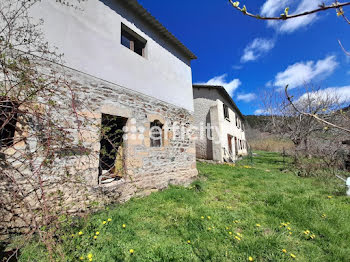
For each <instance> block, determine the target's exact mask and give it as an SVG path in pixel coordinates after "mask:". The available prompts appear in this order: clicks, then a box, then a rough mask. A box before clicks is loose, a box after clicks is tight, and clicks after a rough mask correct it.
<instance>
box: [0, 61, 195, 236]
mask: <svg viewBox="0 0 350 262" xmlns="http://www.w3.org/2000/svg"><path fill="white" fill-rule="evenodd" d="M43 66H44V67H43V70H45V66H47V67H51V69H53V71H54V72H55V73H56V74H60V75H61V76H64V79H65V81H67V82H69V86H70V88H69V89H62V90H61V89H60V88H59V87H56V88H57V90H56V91H55V95H54V96H53V97H52V99H53V100H54V101H55V103H57V107H56V108H58V109H59V110H57V112H55V113H53V114H52V116H51V117H52V118H53V119H55V120H57V122H59V123H60V124H61V125H62V127H65V128H66V129H67V130H70V131H71V133H70V138H71V142H69V144H70V145H69V149H67V150H68V151H69V150H72V148H74V147H75V146H78V145H79V146H83V147H84V148H86V149H88V151H89V153H88V154H85V153H82V154H76V153H74V152H73V151H72V152H70V153H69V154H65V155H64V156H63V157H62V156H60V157H57V158H55V159H53V160H52V162H51V166H50V169H48V168H47V169H45V168H42V169H41V175H42V178H43V180H44V181H46V182H45V183H44V186H46V187H47V192H56V193H57V192H58V191H59V192H58V193H59V194H60V200H59V201H62V202H64V203H65V205H67V206H66V208H65V210H66V211H67V212H69V213H76V212H83V211H86V210H87V209H91V208H95V207H96V206H99V207H101V206H103V205H105V204H108V203H111V202H124V201H127V200H129V199H130V198H131V197H134V196H145V195H148V194H150V193H151V192H154V191H158V190H162V189H165V188H166V187H168V186H169V185H170V184H174V185H188V184H190V183H191V182H192V181H193V180H194V179H195V178H196V176H197V174H198V172H197V169H196V156H195V142H194V131H193V121H194V120H193V116H192V113H191V112H189V111H187V110H185V109H183V108H178V107H176V106H173V105H171V104H168V103H166V102H163V101H160V100H157V99H154V98H152V97H149V96H146V95H143V94H141V93H137V92H135V91H132V90H129V89H127V88H124V87H121V86H118V85H115V84H113V83H109V82H106V81H103V80H101V79H98V78H95V77H93V76H90V75H87V74H84V73H81V72H78V71H75V70H73V69H69V68H66V67H62V66H58V65H52V64H49V63H46V64H45V63H43ZM164 88H167V87H164ZM67 93H68V94H67ZM72 94H74V95H72ZM39 100H40V98H39ZM71 100H73V101H74V105H72V103H71ZM24 110H25V108H23V111H24ZM38 110H40V108H38ZM102 114H110V115H115V116H121V117H125V118H127V119H128V121H127V124H126V129H125V135H126V138H127V139H125V141H124V157H125V163H124V166H125V175H124V176H123V177H122V178H121V179H119V180H115V181H113V182H111V183H109V184H100V183H99V154H100V128H101V119H102ZM154 120H159V121H160V122H161V123H162V124H163V125H164V126H163V133H164V134H163V142H162V146H161V147H151V146H150V134H149V131H150V123H151V122H152V121H154ZM38 128H40V127H37V126H36V125H35V121H34V123H31V124H29V123H28V127H25V128H24V129H26V132H23V133H22V135H23V134H24V133H25V134H24V135H26V136H27V139H24V140H25V141H21V142H18V143H16V144H15V145H14V146H13V147H11V148H7V149H5V150H4V149H1V152H0V153H1V159H0V171H1V172H4V173H6V172H12V171H13V172H18V178H19V181H20V184H21V186H22V187H23V188H25V190H27V191H28V194H24V195H25V196H23V201H22V202H23V203H28V205H29V206H31V207H34V208H36V207H39V206H40V205H41V204H42V203H35V201H36V200H35V197H33V196H31V194H32V193H30V192H34V191H33V190H32V189H33V188H31V186H30V185H29V184H26V183H27V182H26V180H25V179H22V177H23V176H26V175H27V176H28V177H33V168H35V166H36V165H37V166H39V165H40V164H41V163H42V156H41V155H40V153H37V152H35V153H33V152H34V151H35V148H38V144H39V143H40V141H39V140H40V138H38V137H35V135H36V134H40V130H39V132H38V130H36V131H37V133H35V132H34V129H38ZM22 129H23V128H22ZM43 132H44V131H43ZM31 134H33V136H31ZM16 135H19V134H16ZM16 135H15V136H16ZM60 153H61V152H56V153H55V154H56V155H59V154H60ZM26 154H27V155H28V154H31V158H32V159H31V160H28V159H25V158H24V157H23V156H24V155H26ZM33 154H39V155H36V156H35V157H33ZM33 159H34V160H33ZM50 161H51V160H50ZM9 167H11V168H9ZM11 170H12V171H11ZM65 173H67V174H70V175H78V176H77V177H79V179H77V180H76V181H73V182H72V181H70V182H64V181H65V180H62V179H61V177H60V176H59V175H58V174H61V175H62V177H63V176H64V175H65ZM52 174H55V175H52ZM59 177H60V178H59ZM78 180H79V181H78ZM80 185H81V186H80ZM10 187H11V183H9V182H8V181H7V182H4V181H0V190H1V192H2V196H1V197H2V199H1V200H2V202H6V201H8V203H9V205H10V203H11V196H7V195H6V194H5V192H11V191H9V190H8V189H9V188H10ZM36 190H37V189H36ZM48 195H50V194H48ZM72 203H73V204H72ZM96 203H97V204H96ZM13 205H16V207H12V209H13V210H14V209H15V208H18V214H17V215H16V214H10V213H9V212H6V211H4V209H2V210H1V212H0V218H1V222H0V227H1V228H2V230H1V232H0V234H5V231H6V229H9V228H12V229H15V228H16V227H21V226H25V223H23V221H22V222H21V219H18V218H19V217H23V208H21V207H19V206H18V203H14V204H13ZM21 210H22V211H21ZM21 212H22V213H21ZM28 219H29V218H28ZM30 219H33V218H30ZM34 219H35V218H34Z"/></svg>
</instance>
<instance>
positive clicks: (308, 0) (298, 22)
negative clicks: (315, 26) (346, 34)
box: [279, 0, 321, 33]
mask: <svg viewBox="0 0 350 262" xmlns="http://www.w3.org/2000/svg"><path fill="white" fill-rule="evenodd" d="M319 4H321V1H320V0H302V1H301V3H300V4H299V6H298V7H297V9H296V10H295V12H293V13H295V14H299V13H303V12H305V11H311V10H313V9H315V8H317V7H318V5H319ZM316 20H317V15H316V14H311V15H305V16H301V17H298V18H295V19H290V20H287V21H285V22H284V23H282V24H281V26H280V28H279V30H280V31H281V32H286V33H292V32H294V31H295V30H297V29H299V28H301V27H304V26H307V25H309V24H312V23H313V22H315V21H316Z"/></svg>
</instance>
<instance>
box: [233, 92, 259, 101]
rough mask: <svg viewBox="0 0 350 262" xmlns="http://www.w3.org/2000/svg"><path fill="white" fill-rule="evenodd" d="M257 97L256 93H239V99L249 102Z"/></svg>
mask: <svg viewBox="0 0 350 262" xmlns="http://www.w3.org/2000/svg"><path fill="white" fill-rule="evenodd" d="M256 98H257V96H256V94H254V93H249V94H239V95H237V100H238V101H244V102H246V103H249V102H251V101H253V100H255V99H256Z"/></svg>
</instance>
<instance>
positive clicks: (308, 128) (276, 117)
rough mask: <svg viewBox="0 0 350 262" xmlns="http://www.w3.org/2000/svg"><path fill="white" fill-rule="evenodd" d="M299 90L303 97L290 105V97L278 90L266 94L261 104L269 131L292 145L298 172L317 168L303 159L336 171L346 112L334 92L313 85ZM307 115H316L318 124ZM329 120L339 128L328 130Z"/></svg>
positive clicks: (343, 135)
mask: <svg viewBox="0 0 350 262" xmlns="http://www.w3.org/2000/svg"><path fill="white" fill-rule="evenodd" d="M299 91H300V92H302V95H300V96H299V98H298V99H297V100H296V101H295V102H293V103H291V102H290V100H291V99H292V97H291V96H290V95H289V94H288V93H286V94H287V95H286V94H285V93H283V92H282V91H281V90H280V91H276V90H270V91H267V92H265V94H264V95H263V97H264V101H263V105H264V108H265V109H264V111H265V112H266V113H267V114H268V115H269V116H270V119H271V126H270V128H269V131H270V132H272V133H274V134H276V135H278V136H279V137H284V138H288V139H290V140H291V141H292V142H293V143H294V146H295V154H294V160H295V161H294V162H295V164H296V165H297V167H300V170H304V171H305V170H309V169H310V168H313V169H316V168H315V166H313V165H312V164H311V162H310V161H306V162H305V161H304V157H305V156H307V157H308V158H311V157H313V156H315V157H318V158H319V159H320V160H322V161H323V164H325V165H326V166H327V168H329V169H332V170H334V168H335V167H337V168H339V166H340V164H339V161H338V159H339V154H340V153H342V152H343V151H342V150H343V149H342V148H341V141H342V140H344V139H345V138H346V137H347V132H346V131H344V130H342V129H341V126H342V125H345V126H347V125H349V124H350V122H349V121H348V116H347V113H346V112H344V111H343V110H342V109H341V108H343V107H344V104H343V103H341V102H342V100H341V98H340V97H338V96H337V94H336V92H332V91H329V90H328V91H324V90H321V89H319V88H315V87H313V86H312V85H305V88H304V89H303V90H299ZM295 95H297V94H295ZM306 114H310V115H316V116H317V118H318V119H321V121H320V120H318V119H316V118H314V117H309V116H308V115H306ZM330 119H331V120H330ZM328 121H332V122H333V123H336V124H337V126H339V127H340V128H336V129H331V128H329V125H327V123H328ZM326 145H328V146H326ZM307 173H308V174H310V173H312V170H311V169H310V170H309V171H308V172H307ZM333 173H334V172H333Z"/></svg>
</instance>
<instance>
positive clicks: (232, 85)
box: [198, 74, 242, 95]
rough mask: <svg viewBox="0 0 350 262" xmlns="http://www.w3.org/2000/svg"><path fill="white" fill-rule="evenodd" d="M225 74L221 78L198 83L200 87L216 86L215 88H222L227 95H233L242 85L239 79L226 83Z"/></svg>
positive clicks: (217, 77)
mask: <svg viewBox="0 0 350 262" xmlns="http://www.w3.org/2000/svg"><path fill="white" fill-rule="evenodd" d="M226 78H227V74H223V75H221V76H216V77H213V78H212V79H210V80H209V81H208V82H206V83H198V84H200V85H216V86H223V87H224V88H225V89H226V91H227V93H229V94H230V95H233V93H234V92H235V90H236V89H237V88H238V87H239V86H240V85H241V84H242V83H241V81H240V80H239V79H233V80H231V81H227V80H226Z"/></svg>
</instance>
